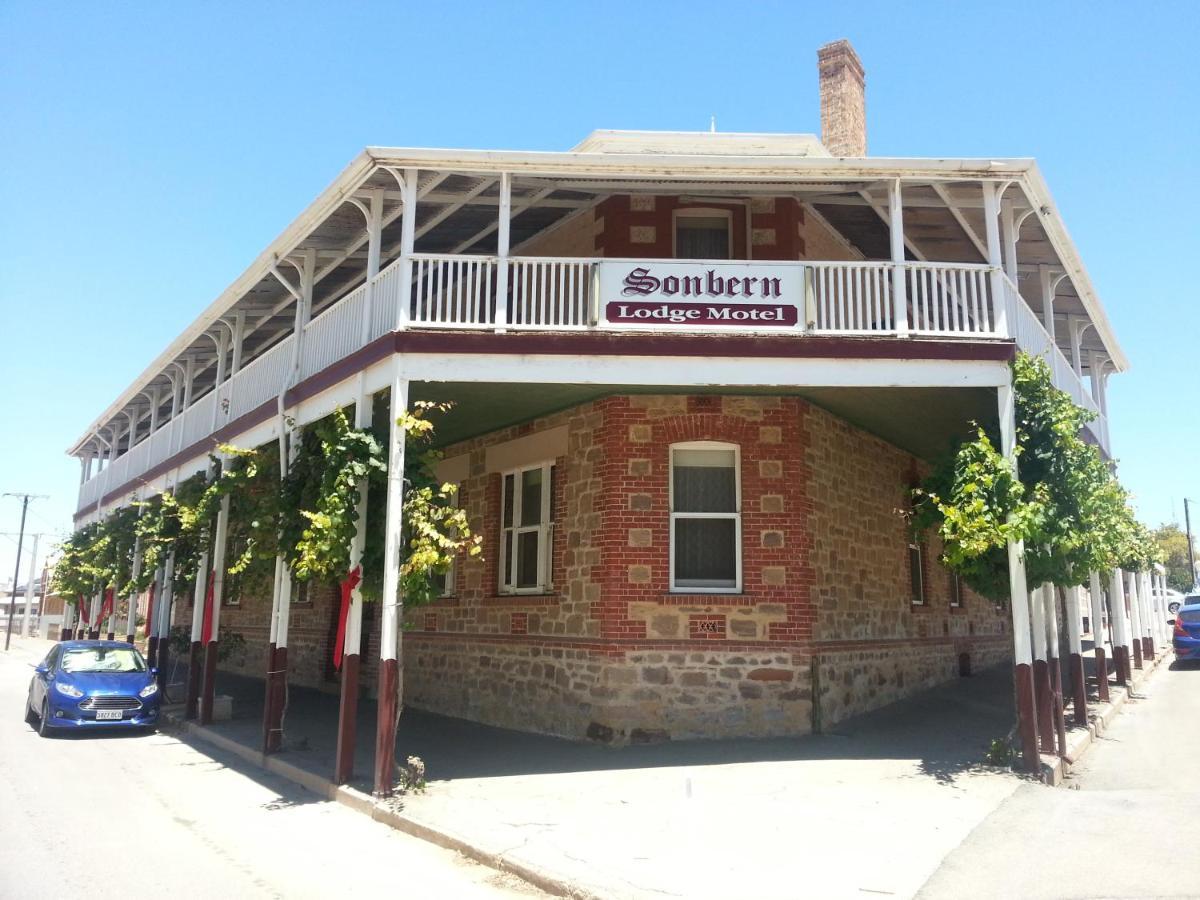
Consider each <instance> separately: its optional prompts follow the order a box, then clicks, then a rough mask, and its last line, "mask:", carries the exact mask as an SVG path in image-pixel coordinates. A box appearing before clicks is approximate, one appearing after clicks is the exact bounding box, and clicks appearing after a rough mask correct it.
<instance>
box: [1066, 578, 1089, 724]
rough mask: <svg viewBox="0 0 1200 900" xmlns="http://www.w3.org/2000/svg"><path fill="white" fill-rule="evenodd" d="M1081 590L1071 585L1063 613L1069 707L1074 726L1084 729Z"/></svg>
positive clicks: (1084, 680) (1085, 712)
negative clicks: (1065, 622) (1065, 632)
mask: <svg viewBox="0 0 1200 900" xmlns="http://www.w3.org/2000/svg"><path fill="white" fill-rule="evenodd" d="M1082 601H1083V588H1081V587H1079V586H1078V585H1072V586H1071V587H1070V588H1069V589H1068V590H1067V596H1066V603H1065V605H1064V612H1065V615H1066V620H1067V652H1068V653H1069V654H1070V656H1069V657H1068V659H1067V675H1068V677H1069V678H1070V682H1071V707H1072V709H1073V710H1074V711H1075V724H1076V725H1079V726H1081V727H1084V728H1086V727H1087V722H1088V714H1087V679H1086V678H1085V676H1084V673H1083V632H1082V628H1081V619H1082V616H1083V602H1082Z"/></svg>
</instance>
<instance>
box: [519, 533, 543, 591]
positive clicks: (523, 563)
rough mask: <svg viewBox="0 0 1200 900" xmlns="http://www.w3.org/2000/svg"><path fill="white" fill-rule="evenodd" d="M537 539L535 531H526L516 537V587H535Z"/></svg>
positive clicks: (536, 579) (537, 581) (536, 583)
mask: <svg viewBox="0 0 1200 900" xmlns="http://www.w3.org/2000/svg"><path fill="white" fill-rule="evenodd" d="M538 537H539V534H538V532H536V531H526V532H524V533H523V534H520V535H518V536H517V587H522V588H530V587H537V586H538V584H539V582H540V579H539V578H538Z"/></svg>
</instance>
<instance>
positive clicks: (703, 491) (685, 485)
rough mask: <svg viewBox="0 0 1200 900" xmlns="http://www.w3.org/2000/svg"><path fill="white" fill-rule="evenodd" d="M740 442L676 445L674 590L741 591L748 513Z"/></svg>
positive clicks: (672, 485)
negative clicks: (743, 493)
mask: <svg viewBox="0 0 1200 900" xmlns="http://www.w3.org/2000/svg"><path fill="white" fill-rule="evenodd" d="M738 467H739V454H738V447H737V445H736V444H723V443H718V442H716V441H695V442H692V443H687V444H674V445H672V447H671V480H670V506H671V513H670V515H671V563H670V566H671V590H673V591H699V592H723V591H724V592H729V591H739V590H741V587H742V515H741V485H740V479H739V472H738Z"/></svg>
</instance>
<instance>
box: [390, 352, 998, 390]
mask: <svg viewBox="0 0 1200 900" xmlns="http://www.w3.org/2000/svg"><path fill="white" fill-rule="evenodd" d="M693 362H694V363H696V364H695V365H687V359H686V358H684V357H658V356H588V357H584V358H572V357H566V356H561V355H541V354H525V355H514V356H495V355H491V354H443V353H405V354H402V355H400V356H398V357H397V364H398V366H399V371H400V375H401V377H403V378H407V379H408V380H410V381H430V382H439V381H447V382H471V381H479V382H488V383H494V384H504V383H512V384H587V385H615V386H628V387H645V386H662V387H731V388H737V387H776V388H784V389H786V388H788V387H953V388H969V387H1000V386H1002V385H1004V384H1007V383H1008V380H1009V378H1010V372H1009V368H1008V363H1006V362H997V361H988V360H936V359H851V358H845V359H827V358H799V359H796V358H779V357H763V358H754V359H749V358H743V359H735V358H715V357H698V358H695V359H694V360H693Z"/></svg>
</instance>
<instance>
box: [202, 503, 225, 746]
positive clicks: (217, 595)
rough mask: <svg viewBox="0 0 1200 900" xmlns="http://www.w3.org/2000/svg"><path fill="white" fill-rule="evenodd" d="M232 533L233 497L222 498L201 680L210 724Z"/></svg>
mask: <svg viewBox="0 0 1200 900" xmlns="http://www.w3.org/2000/svg"><path fill="white" fill-rule="evenodd" d="M228 533H229V496H228V495H226V496H224V497H222V498H221V507H220V509H219V510H218V511H217V525H216V529H215V531H214V534H213V574H212V579H213V583H212V594H211V595H210V597H209V600H208V602H209V603H210V604H211V606H210V607H209V610H208V634H207V635H202V637H204V638H206V640H205V643H204V672H203V674H202V676H201V679H200V724H201V725H209V724H211V723H212V720H213V699H214V697H215V695H216V683H217V641H218V639H219V638H220V628H221V599H222V598H223V597H224V595H225V545H226V535H227V534H228Z"/></svg>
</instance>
